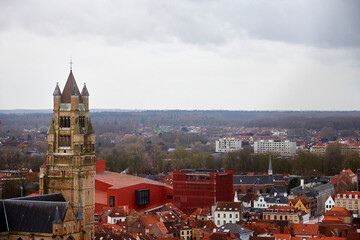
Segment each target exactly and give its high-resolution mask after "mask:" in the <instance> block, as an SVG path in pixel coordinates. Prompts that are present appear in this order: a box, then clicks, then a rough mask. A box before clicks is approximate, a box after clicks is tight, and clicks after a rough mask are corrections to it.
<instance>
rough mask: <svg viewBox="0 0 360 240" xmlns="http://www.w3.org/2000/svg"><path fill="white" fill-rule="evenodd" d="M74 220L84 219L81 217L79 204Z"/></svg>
mask: <svg viewBox="0 0 360 240" xmlns="http://www.w3.org/2000/svg"><path fill="white" fill-rule="evenodd" d="M76 219H77V220H83V219H84V217H83V215H82V210H81V206H80V203H79V207H78V211H77V216H76Z"/></svg>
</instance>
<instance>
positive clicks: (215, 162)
mask: <svg viewBox="0 0 360 240" xmlns="http://www.w3.org/2000/svg"><path fill="white" fill-rule="evenodd" d="M102 154H103V156H104V159H105V160H106V165H107V169H108V170H110V171H115V172H121V171H124V170H126V169H127V170H128V171H129V173H131V174H158V173H161V172H170V171H172V170H174V169H187V168H195V169H229V170H233V171H234V173H235V174H242V173H246V172H267V170H268V166H269V158H270V155H269V154H253V152H252V151H251V150H250V149H244V150H241V151H236V152H231V153H228V154H226V155H221V156H216V155H214V154H212V153H211V151H210V149H206V147H204V145H202V144H201V143H200V142H197V143H196V144H195V145H194V147H193V148H192V149H191V150H187V149H185V148H184V147H177V148H176V149H175V150H174V151H172V152H170V153H168V152H167V151H166V150H165V149H164V148H162V147H161V145H157V144H154V143H153V142H151V141H147V142H146V141H144V142H141V141H139V140H136V139H135V138H133V139H131V141H130V142H128V143H127V144H124V145H122V146H117V147H116V148H114V149H112V150H111V151H105V152H103V153H102ZM271 158H272V166H273V170H274V173H289V174H296V175H301V176H323V175H326V176H332V175H335V174H339V172H340V171H341V170H342V169H344V168H350V169H351V170H352V171H354V172H356V170H357V169H358V168H360V157H359V154H358V153H356V152H353V153H350V154H348V155H343V154H341V148H340V146H339V145H337V144H329V146H328V149H327V151H326V154H325V155H316V154H313V153H310V152H306V151H303V152H300V153H299V154H298V155H295V156H294V157H291V158H282V157H281V156H278V155H272V156H271Z"/></svg>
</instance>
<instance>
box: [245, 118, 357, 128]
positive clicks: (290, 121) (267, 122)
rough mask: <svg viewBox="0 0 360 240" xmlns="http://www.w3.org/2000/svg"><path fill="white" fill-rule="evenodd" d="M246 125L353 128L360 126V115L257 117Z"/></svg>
mask: <svg viewBox="0 0 360 240" xmlns="http://www.w3.org/2000/svg"><path fill="white" fill-rule="evenodd" d="M244 125H245V126H246V127H278V128H286V129H315V130H320V129H322V128H323V126H327V127H331V128H333V129H335V130H353V129H359V128H360V117H351V116H347V117H345V116H344V117H322V118H305V117H296V118H294V117H292V118H285V119H256V120H249V121H248V122H246V123H245V124H244Z"/></svg>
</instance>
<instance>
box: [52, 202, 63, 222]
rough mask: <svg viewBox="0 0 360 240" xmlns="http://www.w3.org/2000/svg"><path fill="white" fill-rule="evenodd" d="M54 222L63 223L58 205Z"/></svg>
mask: <svg viewBox="0 0 360 240" xmlns="http://www.w3.org/2000/svg"><path fill="white" fill-rule="evenodd" d="M53 223H62V221H61V218H60V213H59V208H58V206H56V210H55V216H54V221H53Z"/></svg>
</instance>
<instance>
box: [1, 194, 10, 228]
mask: <svg viewBox="0 0 360 240" xmlns="http://www.w3.org/2000/svg"><path fill="white" fill-rule="evenodd" d="M2 204H3V208H4V214H5V220H6V228H7V230H8V231H10V229H9V222H8V220H7V214H6V208H5V203H4V201H2Z"/></svg>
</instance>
